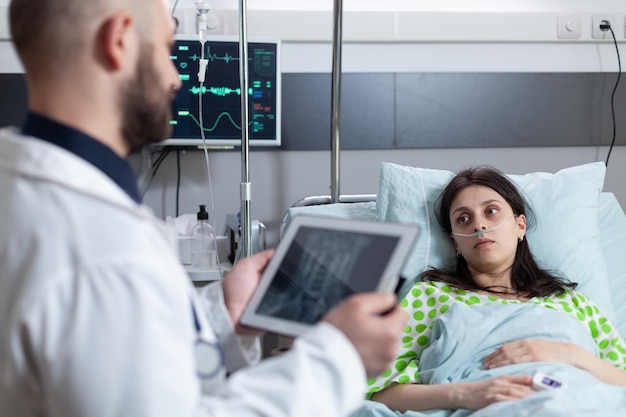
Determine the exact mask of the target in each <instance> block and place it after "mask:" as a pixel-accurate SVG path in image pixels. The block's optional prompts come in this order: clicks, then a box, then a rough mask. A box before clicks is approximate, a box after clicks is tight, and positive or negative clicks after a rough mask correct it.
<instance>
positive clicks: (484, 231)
mask: <svg viewBox="0 0 626 417" xmlns="http://www.w3.org/2000/svg"><path fill="white" fill-rule="evenodd" d="M511 217H515V214H511V215H510V216H508V217H507V218H505V219H503V220H502V221H501V222H500V223H498V224H496V225H495V226H493V227H492V228H491V229H482V230H477V231H475V232H474V233H458V232H452V235H453V236H460V237H474V236H477V237H483V236H484V235H485V233H489V232H491V231H493V230H495V229H497V228H498V227H500V226H502V224H504V222H505V221H507V220H509V219H510V218H511Z"/></svg>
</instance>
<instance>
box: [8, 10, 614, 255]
mask: <svg viewBox="0 0 626 417" xmlns="http://www.w3.org/2000/svg"><path fill="white" fill-rule="evenodd" d="M185 3H192V2H191V1H188V2H185V1H184V0H181V1H180V2H179V11H178V13H177V14H178V15H179V17H180V20H181V30H182V31H185V32H189V31H192V30H193V21H194V20H193V19H194V17H193V15H194V13H193V9H191V6H192V5H190V4H185ZM303 3H310V4H303ZM431 3H433V2H426V1H412V0H411V1H409V0H404V1H401V0H396V1H385V2H380V1H376V2H375V1H367V0H360V1H357V0H353V1H344V9H345V12H344V19H343V22H344V46H343V71H344V72H346V73H386V72H387V73H389V72H392V73H402V72H407V73H419V72H458V73H465V72H473V73H611V72H616V71H617V60H616V56H615V47H614V46H613V44H612V42H611V41H609V40H594V39H592V38H591V28H592V20H593V18H594V16H610V17H612V18H614V19H615V21H616V25H614V29H615V33H616V36H617V39H618V41H619V43H620V51H621V50H622V49H623V45H624V42H625V41H626V39H625V34H624V22H625V18H626V8H625V7H624V6H623V5H622V4H620V3H621V2H620V1H610V0H607V1H604V2H602V4H601V5H598V4H596V2H594V1H589V0H587V1H580V0H579V1H576V0H570V1H553V2H545V1H542V2H529V1H500V2H498V4H497V5H495V6H494V5H492V4H488V3H490V2H488V1H482V2H481V1H476V2H472V7H471V8H472V10H468V8H469V7H468V6H466V3H467V2H465V1H440V2H437V5H432V4H431ZM547 3H549V4H547ZM6 4H8V1H7V0H0V73H7V72H21V67H20V66H19V63H18V62H17V59H16V58H15V55H14V53H13V51H12V49H11V46H10V43H9V42H8V31H7V28H6V7H3V6H6ZM213 6H214V10H213V11H212V12H211V13H212V14H213V16H214V17H215V19H216V22H215V23H216V28H215V30H214V34H216V35H221V34H226V35H236V34H237V30H238V27H237V25H238V24H237V11H236V6H237V2H234V1H225V0H220V1H218V0H216V1H214V2H213ZM248 6H249V14H248V29H249V36H274V37H279V38H281V39H282V41H283V49H282V52H283V54H282V62H281V64H282V71H283V73H326V74H329V73H330V71H331V66H332V62H331V58H332V48H331V38H332V12H331V9H332V1H316V2H312V1H311V2H293V1H287V0H274V1H269V0H265V1H261V0H257V1H252V0H249V1H248ZM560 18H561V20H562V19H563V18H572V19H574V21H579V22H580V38H579V39H562V38H559V36H558V28H559V26H558V25H559V23H558V22H559V19H560ZM329 76H330V75H329ZM622 94H624V93H622ZM1 95H2V92H1V91H0V97H1ZM302 99H303V100H306V97H303V98H302ZM328 100H329V101H330V97H328ZM558 110H559V109H558V108H555V109H554V111H555V112H558ZM617 121H618V138H619V141H621V142H622V143H623V141H624V139H623V138H624V137H626V123H623V122H626V118H624V117H623V116H622V115H621V114H618V119H617ZM328 123H330V114H329V115H328ZM442 123H445V118H443V117H442ZM328 142H329V147H328V149H329V150H328V151H319V150H315V151H295V150H289V151H286V150H281V149H276V150H268V149H263V150H254V149H253V150H252V152H251V155H250V173H251V182H252V215H253V218H255V219H259V220H260V221H262V222H263V223H265V225H266V226H267V228H268V231H269V236H268V237H269V243H270V245H273V244H275V242H276V241H277V236H278V230H279V225H280V221H281V218H282V215H283V213H284V212H285V210H286V209H287V208H288V207H289V206H290V205H291V204H292V203H293V202H295V201H297V200H299V199H301V198H303V197H305V196H310V195H323V194H328V193H329V191H330V190H329V185H330V181H331V180H330V163H331V161H330V137H329V138H328ZM607 151H608V147H607V146H606V145H602V146H538V147H537V146H536V147H527V146H524V144H523V143H520V144H519V146H507V147H469V148H465V147H463V148H460V147H457V148H422V149H382V150H381V149H378V150H368V149H364V150H344V151H342V153H341V183H340V190H341V194H361V193H375V192H376V188H377V179H378V169H379V167H380V164H381V163H382V162H383V161H390V162H395V163H398V164H406V165H413V166H421V167H426V168H437V169H448V170H453V171H454V170H458V169H460V168H462V167H465V166H469V165H475V164H490V165H494V166H496V167H498V168H500V169H502V170H504V171H506V172H508V173H526V172H532V171H547V172H555V171H557V170H559V169H561V168H565V167H568V166H572V165H577V164H583V163H587V162H593V161H603V160H604V159H605V158H606V154H607ZM175 154H176V152H173V153H170V155H169V156H168V158H167V159H166V160H165V161H164V162H163V164H162V165H161V168H160V169H159V172H158V174H157V176H156V177H155V179H154V180H153V182H152V184H151V186H150V188H149V190H148V191H147V193H146V196H145V202H146V203H147V204H148V205H149V206H151V207H152V208H153V210H154V211H155V213H156V214H157V215H159V216H161V217H165V216H167V215H172V216H173V215H174V214H175V210H176V194H177V167H176V156H175ZM179 156H180V162H181V184H180V190H179V201H180V206H179V212H180V213H192V212H195V211H197V205H198V204H204V203H210V202H209V188H208V183H207V173H206V166H205V161H204V156H203V154H202V153H201V152H199V151H197V150H184V151H182V152H181V153H180V155H179ZM133 162H134V163H135V165H137V166H139V165H140V164H141V158H140V157H139V156H135V157H133ZM625 162H626V147H625V146H618V147H616V148H615V149H614V150H613V152H612V155H611V162H610V165H609V167H608V171H607V178H606V183H605V191H609V192H613V193H615V195H616V196H617V198H618V200H619V201H620V203H621V204H622V206H625V205H626V185H625V184H624V181H623V178H625V177H626V164H625ZM210 171H211V180H212V188H213V195H214V205H215V213H216V219H217V225H218V231H220V232H221V231H222V230H223V229H224V219H225V216H226V214H227V213H234V212H237V211H238V210H239V204H240V202H239V184H240V181H241V156H240V154H239V153H238V152H237V151H219V152H217V151H212V152H210Z"/></svg>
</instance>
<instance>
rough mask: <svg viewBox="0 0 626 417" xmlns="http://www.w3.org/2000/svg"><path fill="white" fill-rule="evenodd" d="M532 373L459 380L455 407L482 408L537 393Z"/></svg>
mask: <svg viewBox="0 0 626 417" xmlns="http://www.w3.org/2000/svg"><path fill="white" fill-rule="evenodd" d="M531 383H532V377H531V376H530V375H504V376H500V377H497V378H491V379H487V380H485V381H480V382H458V383H456V384H454V385H455V389H454V393H453V394H452V402H453V404H454V407H453V408H454V409H459V408H464V409H468V410H480V409H481V408H484V407H487V406H488V405H489V404H492V403H495V402H499V401H514V400H519V399H522V398H524V397H527V396H529V395H531V394H534V393H535V390H533V389H532V388H531V387H530V385H531Z"/></svg>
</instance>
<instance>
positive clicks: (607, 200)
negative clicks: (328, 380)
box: [283, 162, 626, 417]
mask: <svg viewBox="0 0 626 417" xmlns="http://www.w3.org/2000/svg"><path fill="white" fill-rule="evenodd" d="M604 174H605V166H604V163H602V162H595V163H590V164H585V165H580V166H575V167H570V168H565V169H563V170H561V171H559V172H557V173H554V174H552V173H539V172H535V173H529V174H526V175H510V178H511V179H512V180H513V181H514V182H515V183H516V184H517V185H518V187H519V188H520V189H522V191H523V193H524V194H525V197H526V199H527V200H528V201H529V205H530V206H531V208H532V210H533V212H534V214H535V216H536V221H537V223H536V225H535V227H534V228H531V229H529V230H528V231H527V239H528V242H529V246H530V248H531V251H533V254H534V255H535V258H537V260H538V262H539V263H540V265H541V266H542V267H544V268H546V269H550V270H553V271H555V272H557V273H560V274H561V275H562V276H565V277H567V278H568V279H570V280H571V281H574V282H577V283H578V284H579V285H578V288H577V290H578V291H580V292H581V293H582V294H585V295H587V296H588V297H590V298H591V299H592V300H593V301H594V302H595V303H596V304H597V305H598V306H599V307H600V308H601V309H602V311H603V312H604V313H605V314H606V315H607V316H608V317H609V319H610V320H611V322H612V323H613V324H614V325H615V327H617V329H618V330H619V332H620V334H621V335H622V338H623V337H624V335H626V257H625V256H624V255H625V254H626V215H625V214H624V212H623V210H622V208H621V207H620V205H619V203H618V201H617V199H616V198H615V196H614V195H613V194H612V193H608V192H603V191H602V187H603V182H604ZM453 175H454V174H453V173H452V172H449V171H444V170H432V169H422V168H416V167H406V166H400V165H396V164H393V163H383V164H382V166H381V169H380V175H379V184H378V192H377V194H371V195H355V196H343V197H340V202H334V203H333V202H332V198H330V197H327V196H312V197H306V198H304V199H302V200H300V201H299V202H297V203H296V204H294V206H293V207H290V208H289V209H288V210H287V212H286V214H285V216H284V219H283V220H284V224H285V225H286V224H288V222H289V220H290V219H292V218H293V217H294V216H298V215H314V216H326V217H336V218H346V219H360V220H372V221H393V222H405V223H412V224H417V225H418V227H419V229H420V235H419V237H418V239H417V242H416V244H415V248H414V250H413V253H412V254H411V256H410V258H409V260H408V262H407V264H406V268H405V271H404V275H405V276H408V277H410V276H414V275H416V274H418V273H419V272H421V271H423V270H424V269H426V268H427V267H429V266H438V267H440V266H441V265H442V264H445V263H446V262H451V261H452V258H454V257H455V251H454V248H453V247H452V244H451V242H450V239H449V237H448V236H447V235H446V234H445V232H444V231H443V230H441V228H440V227H439V226H438V225H437V222H436V219H435V215H434V203H435V200H436V198H437V196H438V195H439V194H440V192H441V190H442V189H443V187H444V186H445V185H446V184H447V183H448V181H449V180H450V179H451V177H452V176H453ZM348 201H350V202H348ZM469 327H470V328H474V327H473V326H469ZM463 340H465V339H463ZM464 343H465V342H464ZM585 377H587V378H588V377H589V376H588V375H587V376H585ZM592 382H593V381H592ZM600 385H603V388H599V387H598V385H597V384H595V383H588V384H587V383H586V384H585V387H587V386H588V390H587V388H585V390H583V394H578V395H577V398H578V399H580V398H583V399H584V400H585V401H588V402H589V406H590V407H593V406H597V405H598V404H600V405H601V406H604V404H609V403H611V407H613V406H615V404H616V403H617V404H619V401H620V400H617V398H625V399H626V388H619V387H616V386H606V385H604V384H600ZM609 391H610V392H609ZM542 395H543V394H542ZM605 396H606V398H604V397H605ZM557 398H558V397H557ZM522 401H529V403H528V404H525V405H523V406H522V405H518V407H521V408H523V409H524V411H523V413H522V414H518V413H517V412H514V413H513V414H507V413H506V412H508V411H513V410H506V412H505V414H495V415H512V416H513V415H528V416H532V417H544V416H560V415H563V416H565V415H567V416H578V415H581V416H582V415H586V414H584V412H583V413H582V414H577V412H578V411H581V412H582V411H583V410H579V409H576V408H575V407H574V406H573V405H572V402H571V401H570V399H569V398H566V397H565V399H563V398H561V399H560V400H558V401H556V400H555V401H554V403H553V404H551V405H550V406H549V407H548V406H545V407H544V406H543V405H542V406H536V407H535V408H533V407H534V406H535V405H536V404H538V403H537V401H538V397H535V396H533V397H527V398H525V399H524V400H522ZM533 401H535V402H533ZM621 401H623V400H621ZM555 404H556V405H555ZM526 405H528V406H529V407H531V408H533V409H532V411H528V413H529V414H528V413H527V414H524V413H526V412H527V410H529V408H528V407H526ZM617 406H618V407H620V405H617ZM511 407H515V405H512V406H511ZM567 407H573V408H574V410H573V411H572V409H569V408H567ZM623 407H624V408H623V409H622V408H619V412H618V414H614V415H626V414H621V413H622V412H626V402H624V404H623ZM562 408H563V411H561V409H562ZM592 410H595V409H592ZM613 410H614V408H611V409H610V412H609V414H608V415H613V414H611V413H612V412H613ZM462 411H463V410H458V412H451V411H444V410H440V411H437V412H435V411H434V410H433V411H432V412H433V413H434V414H432V416H437V417H457V416H459V417H461V416H465V415H466V414H463V412H462ZM486 411H487V409H485V412H486ZM601 411H602V412H604V411H605V410H604V409H601ZM399 415H400V414H396V413H392V412H390V411H389V410H388V409H386V407H384V406H383V405H381V404H379V403H374V402H369V401H368V402H367V403H366V404H365V406H364V408H363V409H361V410H359V412H357V413H356V414H355V415H354V416H353V417H396V416H399ZM423 415H424V414H422V413H418V412H407V413H406V414H402V416H403V417H418V416H420V417H421V416H423ZM481 415H482V414H481ZM485 415H491V414H488V413H487V414H485ZM589 415H599V414H594V413H593V412H592V413H591V414H589ZM428 416H429V417H430V416H431V414H428Z"/></svg>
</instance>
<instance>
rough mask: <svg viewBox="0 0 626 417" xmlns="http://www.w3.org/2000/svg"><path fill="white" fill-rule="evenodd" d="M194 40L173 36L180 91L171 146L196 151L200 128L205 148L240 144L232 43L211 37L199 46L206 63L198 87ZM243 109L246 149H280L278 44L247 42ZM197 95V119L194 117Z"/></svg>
mask: <svg viewBox="0 0 626 417" xmlns="http://www.w3.org/2000/svg"><path fill="white" fill-rule="evenodd" d="M200 48H201V44H200V42H199V41H198V36H197V35H193V36H187V35H185V36H181V35H178V36H177V37H176V41H175V43H174V47H173V50H172V56H171V58H172V60H173V61H174V63H175V65H176V67H177V68H178V72H179V74H180V79H181V82H182V86H181V88H180V90H179V91H178V94H177V96H176V99H175V101H174V103H173V109H172V120H171V124H172V136H171V138H170V139H168V140H166V141H165V142H164V144H165V145H174V146H201V145H202V139H201V138H202V137H201V130H200V129H201V124H202V129H203V130H204V134H205V139H206V144H207V146H216V147H220V146H240V145H241V88H240V80H239V42H238V40H237V38H231V37H222V38H212V39H209V40H207V41H206V43H205V44H204V57H205V58H206V59H208V61H209V64H208V67H207V70H206V75H205V81H204V84H203V85H202V86H200V83H199V81H198V68H199V61H200V57H201V52H202V51H201V49H200ZM248 74H249V77H248V104H249V119H248V122H249V128H248V138H249V143H250V146H279V145H280V102H281V90H280V87H281V86H280V83H281V74H280V42H279V41H277V40H268V39H263V40H261V41H256V40H250V41H248ZM200 95H201V96H202V117H200V115H199V108H200V101H199V97H200Z"/></svg>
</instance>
